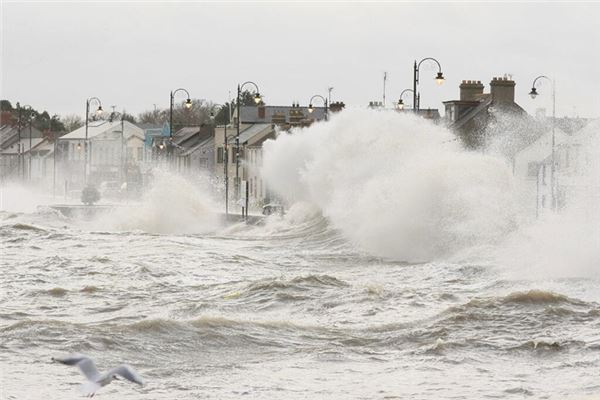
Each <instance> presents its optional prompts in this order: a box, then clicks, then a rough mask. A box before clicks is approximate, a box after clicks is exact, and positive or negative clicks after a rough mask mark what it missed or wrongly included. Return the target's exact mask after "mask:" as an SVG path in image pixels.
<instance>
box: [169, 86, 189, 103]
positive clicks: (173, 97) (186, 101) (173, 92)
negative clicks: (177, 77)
mask: <svg viewBox="0 0 600 400" xmlns="http://www.w3.org/2000/svg"><path fill="white" fill-rule="evenodd" d="M177 92H185V95H186V96H187V99H186V100H185V107H186V108H190V107H191V106H192V99H191V98H190V92H188V91H187V90H185V89H184V88H179V89H176V90H172V91H171V105H173V100H174V99H175V94H176V93H177Z"/></svg>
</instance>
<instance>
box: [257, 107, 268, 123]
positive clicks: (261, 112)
mask: <svg viewBox="0 0 600 400" xmlns="http://www.w3.org/2000/svg"><path fill="white" fill-rule="evenodd" d="M256 108H257V111H258V119H265V116H266V114H267V113H266V111H267V110H266V108H265V105H264V103H263V104H259V105H258V107H256Z"/></svg>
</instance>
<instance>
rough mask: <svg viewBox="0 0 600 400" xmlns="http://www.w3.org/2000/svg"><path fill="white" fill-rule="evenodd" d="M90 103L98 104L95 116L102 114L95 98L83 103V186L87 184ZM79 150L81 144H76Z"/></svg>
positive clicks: (98, 100)
mask: <svg viewBox="0 0 600 400" xmlns="http://www.w3.org/2000/svg"><path fill="white" fill-rule="evenodd" d="M92 102H96V103H98V108H97V109H96V115H100V114H102V111H103V110H102V102H101V101H100V99H99V98H97V97H90V98H88V99H87V100H86V101H85V141H84V143H83V145H84V149H83V154H84V157H83V186H84V187H85V185H86V184H87V167H88V165H87V164H88V126H89V120H90V104H91V103H92ZM79 149H81V143H78V144H77V150H79Z"/></svg>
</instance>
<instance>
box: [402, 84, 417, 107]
mask: <svg viewBox="0 0 600 400" xmlns="http://www.w3.org/2000/svg"><path fill="white" fill-rule="evenodd" d="M408 92H412V93H414V92H415V91H414V90H412V89H404V90H403V91H402V92H400V98H399V99H398V108H399V109H400V110H402V109H403V108H404V100H402V96H404V93H408ZM413 107H414V106H413Z"/></svg>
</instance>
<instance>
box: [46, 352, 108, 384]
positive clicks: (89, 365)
mask: <svg viewBox="0 0 600 400" xmlns="http://www.w3.org/2000/svg"><path fill="white" fill-rule="evenodd" d="M52 360H53V361H56V362H59V363H61V364H65V365H77V367H79V370H80V371H81V373H82V374H83V375H85V377H86V378H87V379H89V380H90V381H96V380H98V378H99V377H100V373H99V372H98V369H96V365H94V362H93V361H92V359H91V358H89V357H87V356H84V355H83V354H71V355H69V356H66V357H59V358H52Z"/></svg>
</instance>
